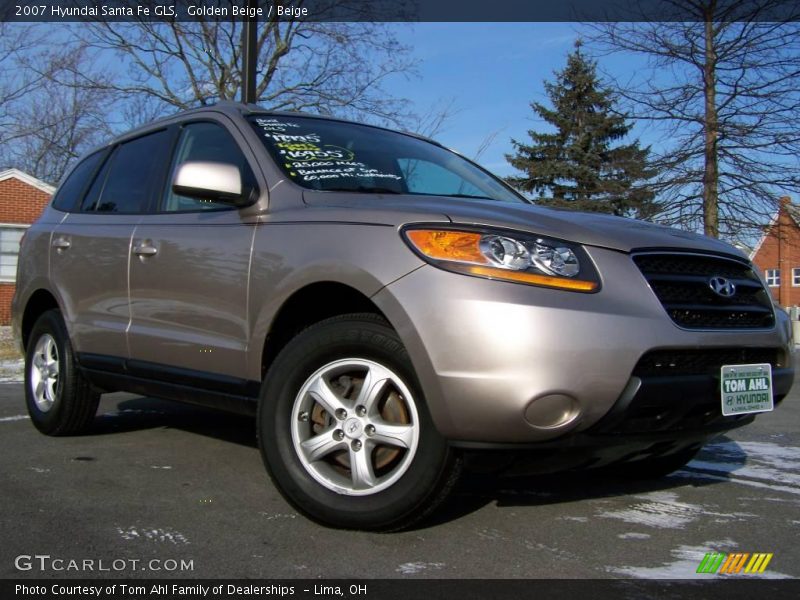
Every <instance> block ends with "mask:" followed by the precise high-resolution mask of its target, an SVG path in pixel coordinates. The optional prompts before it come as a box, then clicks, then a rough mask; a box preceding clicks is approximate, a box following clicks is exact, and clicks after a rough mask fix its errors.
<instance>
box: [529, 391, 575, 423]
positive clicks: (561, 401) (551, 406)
mask: <svg viewBox="0 0 800 600" xmlns="http://www.w3.org/2000/svg"><path fill="white" fill-rule="evenodd" d="M579 414H580V408H579V406H578V402H577V401H576V400H575V398H573V397H572V396H567V395H566V394H548V395H546V396H540V397H539V398H536V399H534V400H533V401H532V402H531V403H530V404H528V408H526V409H525V420H526V421H528V423H530V424H531V425H533V426H534V427H541V428H542V429H552V428H554V427H563V426H564V425H567V424H569V423H571V422H573V421H574V420H575V419H576V418H577V417H578V415H579Z"/></svg>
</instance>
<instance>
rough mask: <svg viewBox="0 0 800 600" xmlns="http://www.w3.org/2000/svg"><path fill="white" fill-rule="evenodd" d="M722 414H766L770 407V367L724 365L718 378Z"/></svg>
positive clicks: (766, 365) (761, 365)
mask: <svg viewBox="0 0 800 600" xmlns="http://www.w3.org/2000/svg"><path fill="white" fill-rule="evenodd" d="M720 388H721V390H722V414H723V415H725V416H726V417H727V416H729V415H741V414H746V413H759V412H767V411H770V410H772V409H773V406H772V365H770V364H769V363H765V364H759V365H724V366H723V367H722V376H721V378H720Z"/></svg>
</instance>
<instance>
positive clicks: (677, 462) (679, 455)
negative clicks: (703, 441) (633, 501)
mask: <svg viewBox="0 0 800 600" xmlns="http://www.w3.org/2000/svg"><path fill="white" fill-rule="evenodd" d="M700 448H701V446H690V447H688V448H683V449H681V450H678V451H677V452H675V453H673V454H668V455H667V456H656V457H653V458H645V459H643V460H637V461H635V462H630V463H622V464H621V465H617V466H615V467H614V472H615V473H617V474H618V475H620V476H622V477H624V478H626V479H660V478H661V477H666V476H667V475H669V474H670V473H674V472H675V471H677V470H678V469H682V468H683V467H685V466H686V465H687V464H688V463H689V462H691V460H692V459H693V458H694V457H695V456H696V455H697V453H698V452H699V451H700Z"/></svg>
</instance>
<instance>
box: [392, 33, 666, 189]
mask: <svg viewBox="0 0 800 600" xmlns="http://www.w3.org/2000/svg"><path fill="white" fill-rule="evenodd" d="M394 27H396V28H397V32H398V37H399V39H400V40H401V41H402V42H404V43H406V44H408V45H410V46H411V47H412V48H413V50H414V54H415V56H416V57H417V58H418V59H419V60H420V65H419V75H420V76H419V78H414V79H412V80H410V81H402V80H393V81H391V82H390V83H389V84H388V85H387V86H386V87H387V90H388V91H389V92H390V93H391V94H392V95H394V96H396V97H398V98H407V99H409V100H411V101H412V102H414V104H415V106H416V108H417V110H418V111H424V110H426V109H427V108H429V107H431V106H436V105H440V104H441V103H446V102H447V101H449V100H450V99H453V100H454V107H455V108H456V109H457V114H455V115H454V116H453V117H451V118H450V119H449V120H448V121H447V123H446V124H445V128H444V130H443V131H442V132H441V133H440V134H438V135H437V136H436V138H437V139H438V140H439V141H440V142H442V143H443V144H445V145H447V146H449V147H451V148H453V149H455V150H458V151H459V152H462V153H463V154H465V155H466V156H470V157H472V156H473V155H474V154H475V152H476V151H477V149H478V148H479V147H480V145H481V143H482V142H483V140H484V139H486V137H487V136H488V135H491V134H492V133H493V132H495V131H499V133H498V134H497V136H496V137H495V139H494V142H493V143H492V145H491V146H490V147H489V148H488V149H487V150H486V151H485V152H484V153H483V154H482V155H481V157H480V158H479V160H478V162H480V163H481V164H482V165H483V166H485V167H486V168H488V169H489V170H491V171H493V172H495V173H496V174H498V175H501V176H504V175H509V174H511V173H512V172H513V169H512V168H511V167H510V165H509V164H508V163H507V162H506V160H505V158H504V155H505V154H506V153H509V152H511V150H512V146H511V138H512V137H513V138H516V139H518V140H520V141H523V140H528V139H529V138H528V136H527V133H526V132H527V131H528V130H529V129H534V128H541V127H543V123H542V122H541V121H537V119H536V115H535V113H534V112H533V111H532V110H531V108H530V102H531V101H533V100H536V101H545V103H546V96H545V95H544V87H543V85H542V83H543V81H544V80H545V79H546V80H552V79H553V77H554V76H553V72H554V71H556V70H560V69H562V68H563V67H564V65H565V64H566V57H567V54H568V53H569V52H571V51H572V49H573V44H574V41H575V39H576V38H578V37H580V25H578V24H575V23H420V24H416V25H413V26H408V25H394ZM637 60H640V59H636V58H634V57H630V56H627V57H624V56H619V57H610V58H609V57H605V58H602V59H600V61H599V63H600V64H599V67H600V68H601V69H604V70H606V71H608V72H610V73H612V74H615V75H617V74H622V75H624V74H625V73H626V72H628V73H629V72H630V71H631V69H634V68H636V66H637ZM633 136H635V137H641V138H642V140H643V142H645V143H653V142H654V141H655V140H656V138H655V137H654V135H653V134H650V133H648V132H646V131H644V130H643V129H641V128H637V129H636V130H635V131H634V133H633Z"/></svg>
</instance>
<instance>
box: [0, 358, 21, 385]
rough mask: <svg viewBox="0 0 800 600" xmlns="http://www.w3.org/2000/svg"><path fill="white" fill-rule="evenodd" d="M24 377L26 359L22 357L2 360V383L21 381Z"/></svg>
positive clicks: (0, 381) (0, 379)
mask: <svg viewBox="0 0 800 600" xmlns="http://www.w3.org/2000/svg"><path fill="white" fill-rule="evenodd" d="M24 379H25V361H24V360H22V359H21V358H19V359H5V360H0V383H21V382H22V381H23V380H24Z"/></svg>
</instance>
